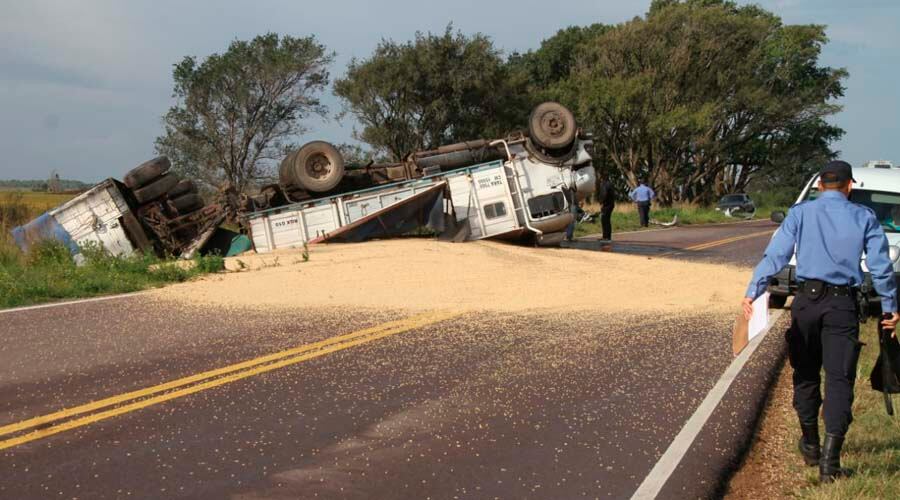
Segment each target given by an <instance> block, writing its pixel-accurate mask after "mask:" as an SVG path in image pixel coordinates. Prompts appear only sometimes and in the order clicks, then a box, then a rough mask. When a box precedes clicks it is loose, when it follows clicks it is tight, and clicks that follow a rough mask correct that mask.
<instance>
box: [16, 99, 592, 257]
mask: <svg viewBox="0 0 900 500" xmlns="http://www.w3.org/2000/svg"><path fill="white" fill-rule="evenodd" d="M591 145H592V142H591V140H590V137H589V136H587V135H585V134H583V133H581V131H580V130H579V129H578V128H577V126H576V123H575V118H574V116H573V115H572V113H571V112H570V111H569V110H568V109H566V108H565V107H563V106H562V105H560V104H558V103H552V102H549V103H543V104H541V105H539V106H537V107H536V108H535V109H534V110H533V111H532V113H531V115H530V118H529V123H528V129H527V131H520V132H514V133H511V134H508V135H507V136H506V137H503V138H500V139H495V140H488V139H478V140H473V141H468V142H462V143H458V144H451V145H447V146H442V147H440V148H437V149H434V150H429V151H419V152H415V153H413V154H411V155H409V156H408V157H407V158H406V159H404V161H402V162H396V163H381V164H377V163H373V162H369V163H366V164H356V165H350V164H345V162H344V159H343V158H342V156H341V154H340V152H339V151H338V150H337V149H336V148H335V147H334V146H332V145H331V144H329V143H327V142H323V141H314V142H311V143H308V144H306V145H305V146H303V147H302V148H300V149H299V150H297V151H295V152H293V153H291V154H290V155H288V156H287V157H286V158H285V159H284V160H283V161H282V162H281V164H280V167H279V172H278V173H279V182H278V183H276V184H271V185H268V186H264V187H263V188H262V189H261V190H260V192H259V193H258V194H257V195H254V196H243V195H238V194H237V193H234V192H229V191H227V190H225V191H222V192H220V196H219V197H218V199H217V202H216V203H212V204H207V203H205V202H204V200H203V199H202V198H201V197H200V196H199V195H198V193H197V189H196V187H195V186H194V184H193V182H192V181H190V180H187V179H179V178H178V177H177V176H176V175H175V174H174V173H171V172H169V168H170V164H169V161H168V159H166V158H165V157H160V158H156V159H153V160H150V161H148V162H145V163H144V164H141V165H139V166H137V167H135V168H134V169H132V170H131V171H129V172H128V173H127V174H126V175H125V176H124V179H123V181H122V182H120V181H118V180H116V179H107V180H106V181H103V182H101V183H100V184H98V185H96V186H94V187H93V188H91V189H90V190H88V191H86V192H85V193H82V194H80V195H79V196H77V197H76V198H74V199H72V200H71V201H69V202H67V203H66V204H64V205H61V206H59V207H56V208H54V209H52V210H50V211H48V212H47V213H45V214H44V215H42V216H41V217H38V218H37V219H35V220H33V221H31V222H29V223H28V224H26V225H24V226H21V227H17V228H15V229H14V230H13V236H14V239H15V241H16V242H17V244H18V245H19V247H20V248H22V250H23V251H28V249H29V248H30V246H31V245H33V244H34V243H35V242H37V241H39V240H43V239H48V238H51V239H56V240H59V241H62V242H63V243H64V244H66V245H68V246H69V248H70V249H71V251H72V253H73V255H75V258H76V260H77V259H78V258H79V253H80V248H81V247H82V246H84V245H85V244H88V243H95V244H99V245H101V246H103V247H104V248H105V249H107V251H109V252H110V253H112V254H114V255H129V254H131V253H133V252H135V251H143V252H153V253H156V254H158V255H172V256H181V257H185V258H190V257H192V256H193V255H196V254H197V252H200V251H203V250H204V249H205V248H206V247H207V245H208V242H209V241H210V240H211V239H212V240H216V239H221V238H219V237H218V236H220V235H217V233H222V232H224V231H223V230H222V229H220V228H219V226H220V225H221V224H222V223H223V221H225V220H230V221H233V222H237V223H239V224H240V226H241V228H242V231H243V232H245V233H246V234H247V235H249V237H250V239H251V241H252V246H253V248H255V249H256V251H257V252H269V251H272V250H275V249H279V248H291V247H297V246H303V245H306V244H309V243H315V242H322V241H362V240H366V239H370V238H379V237H389V236H397V235H402V234H408V233H410V232H413V231H416V230H418V229H420V228H423V227H427V228H429V229H431V230H432V231H433V232H435V233H437V234H438V235H439V236H441V237H442V238H445V239H450V240H454V241H466V240H474V239H483V238H506V239H530V240H533V241H534V242H536V243H538V244H542V245H555V244H558V243H559V242H560V241H562V239H563V236H564V234H565V230H566V228H567V226H569V224H571V223H572V222H573V220H574V214H573V208H574V206H575V204H576V203H577V202H578V201H579V200H580V199H582V198H584V197H585V196H587V195H588V194H590V193H591V192H593V190H594V188H595V174H594V168H593V166H592V164H591V154H590V150H591ZM226 246H227V245H226ZM218 250H221V247H219V248H218Z"/></svg>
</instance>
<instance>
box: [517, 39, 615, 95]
mask: <svg viewBox="0 0 900 500" xmlns="http://www.w3.org/2000/svg"><path fill="white" fill-rule="evenodd" d="M610 29H612V26H609V25H604V24H592V25H590V26H569V27H568V28H564V29H561V30H559V31H557V32H556V34H555V35H553V36H551V37H550V38H547V39H546V40H543V41H542V42H541V46H540V47H538V49H537V50H533V51H532V50H530V51H528V52H526V53H524V54H518V53H514V54H512V55H510V57H509V65H510V66H511V67H512V68H513V69H515V70H518V71H522V72H523V73H524V75H525V77H526V78H527V79H528V83H529V86H530V88H531V91H532V92H533V93H535V94H537V96H536V99H535V100H541V98H540V96H541V95H542V94H544V92H546V91H548V90H549V89H551V88H552V87H553V86H555V85H556V84H557V83H558V82H559V81H561V80H565V79H567V78H568V77H569V74H570V73H571V71H572V68H573V67H574V66H575V63H576V61H577V60H578V58H579V57H580V55H581V52H582V51H583V50H584V48H585V47H586V45H587V44H588V42H590V41H592V40H594V39H596V38H597V37H599V36H600V35H602V34H604V33H606V32H607V31H609V30H610Z"/></svg>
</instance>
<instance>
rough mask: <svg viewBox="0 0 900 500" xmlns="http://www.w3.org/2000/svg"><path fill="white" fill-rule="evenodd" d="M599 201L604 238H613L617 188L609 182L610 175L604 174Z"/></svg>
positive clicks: (599, 188)
mask: <svg viewBox="0 0 900 500" xmlns="http://www.w3.org/2000/svg"><path fill="white" fill-rule="evenodd" d="M597 201H598V202H600V226H601V227H602V228H603V239H604V240H611V239H612V213H613V209H614V208H616V189H615V188H614V187H613V185H612V183H611V182H609V175H607V174H605V173H604V174H603V177H602V180H601V181H600V185H599V186H598V187H597Z"/></svg>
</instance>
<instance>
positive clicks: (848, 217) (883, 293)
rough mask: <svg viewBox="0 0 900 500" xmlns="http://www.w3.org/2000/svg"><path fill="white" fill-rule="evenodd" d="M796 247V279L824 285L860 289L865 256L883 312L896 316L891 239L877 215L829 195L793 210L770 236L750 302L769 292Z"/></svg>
mask: <svg viewBox="0 0 900 500" xmlns="http://www.w3.org/2000/svg"><path fill="white" fill-rule="evenodd" d="M795 245H796V248H797V280H798V281H805V280H813V279H814V280H821V281H824V282H826V283H830V284H832V285H849V286H859V285H861V284H862V282H863V272H862V267H861V265H860V260H861V258H862V254H863V252H865V254H866V266H867V267H868V268H869V272H870V273H871V274H872V283H873V284H874V286H875V291H876V292H877V293H878V295H879V296H880V297H881V308H882V310H883V311H884V312H896V311H897V301H896V294H897V284H896V282H895V281H894V269H893V266H892V265H891V259H890V257H889V256H888V240H887V237H886V236H885V235H884V230H883V229H882V228H881V224H880V223H879V222H878V219H876V218H875V212H873V211H872V210H870V209H869V208H868V207H865V206H863V205H858V204H856V203H852V202H850V201H848V200H847V198H846V197H845V196H844V195H843V194H842V193H840V192H838V191H825V192H823V193H822V194H821V195H819V197H818V198H817V199H815V200H813V201H806V202H803V203H798V204H797V205H794V206H793V207H792V208H791V210H790V211H789V212H788V214H787V217H785V219H784V222H782V224H781V227H780V228H779V229H778V231H777V232H776V233H775V236H774V237H772V241H770V242H769V246H768V247H766V253H765V255H763V258H762V260H761V261H760V263H759V265H757V266H756V269H755V270H754V271H753V279H752V280H751V281H750V286H749V287H747V294H746V296H747V297H751V298H756V297H758V296H760V295H761V294H762V293H763V292H765V291H766V285H767V284H768V282H769V278H770V277H771V276H773V275H775V274H776V273H777V272H778V271H780V270H781V269H782V268H783V267H784V266H785V265H787V264H788V262H790V260H791V256H792V255H794V246H795Z"/></svg>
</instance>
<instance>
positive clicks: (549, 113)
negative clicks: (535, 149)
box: [528, 102, 577, 149]
mask: <svg viewBox="0 0 900 500" xmlns="http://www.w3.org/2000/svg"><path fill="white" fill-rule="evenodd" d="M576 132H577V130H576V128H575V115H573V114H572V112H571V111H569V110H568V108H566V107H565V106H563V105H562V104H560V103H558V102H545V103H541V104H538V105H537V106H536V107H535V108H534V110H533V111H532V112H531V116H530V117H529V118H528V135H529V136H531V140H532V141H534V143H535V144H537V145H538V146H540V147H542V148H546V149H564V148H568V147H569V146H571V145H572V143H573V142H574V141H575V134H576Z"/></svg>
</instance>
